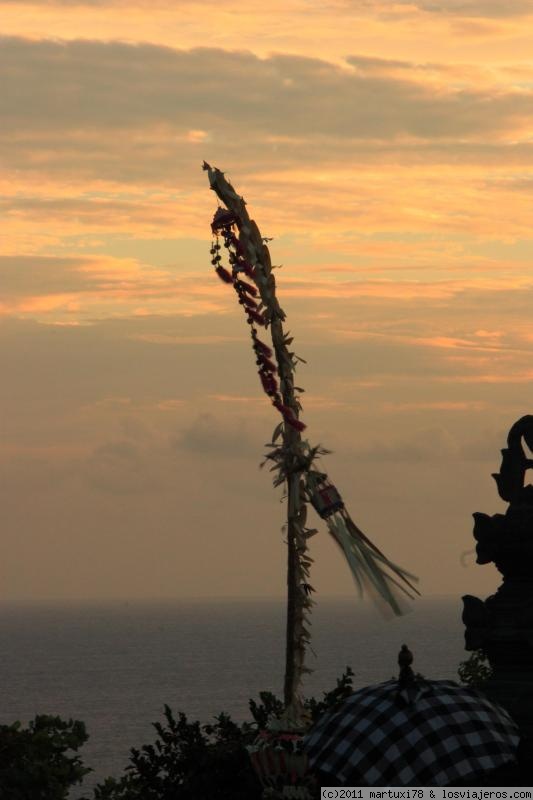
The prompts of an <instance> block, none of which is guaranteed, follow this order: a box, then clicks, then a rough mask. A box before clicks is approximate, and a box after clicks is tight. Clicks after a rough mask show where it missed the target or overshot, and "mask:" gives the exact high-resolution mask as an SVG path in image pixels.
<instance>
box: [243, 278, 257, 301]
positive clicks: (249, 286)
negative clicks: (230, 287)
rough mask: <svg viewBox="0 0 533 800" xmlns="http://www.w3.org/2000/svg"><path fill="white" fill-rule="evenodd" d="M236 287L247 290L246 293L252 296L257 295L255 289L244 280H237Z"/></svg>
mask: <svg viewBox="0 0 533 800" xmlns="http://www.w3.org/2000/svg"><path fill="white" fill-rule="evenodd" d="M238 288H239V289H242V290H243V291H245V292H248V294H251V295H252V297H257V289H256V288H255V286H252V285H251V284H250V283H246V282H245V281H239V286H238Z"/></svg>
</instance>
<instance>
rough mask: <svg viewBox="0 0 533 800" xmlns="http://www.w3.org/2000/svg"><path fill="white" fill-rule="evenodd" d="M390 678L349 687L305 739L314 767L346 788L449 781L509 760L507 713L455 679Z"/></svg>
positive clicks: (512, 744) (511, 744)
mask: <svg viewBox="0 0 533 800" xmlns="http://www.w3.org/2000/svg"><path fill="white" fill-rule="evenodd" d="M409 693H410V697H408V696H407V690H403V691H402V692H401V693H399V687H398V682H397V681H396V680H391V681H386V682H385V683H380V684H375V685H374V686H368V687H366V688H365V689H360V690H359V691H356V692H354V694H353V695H351V697H350V698H349V699H348V700H346V701H345V702H344V703H343V705H342V706H341V708H340V709H339V710H337V711H333V712H327V713H326V714H325V715H324V716H323V717H321V719H319V721H318V722H317V723H316V724H315V725H314V726H313V728H312V729H311V731H310V732H309V733H308V734H307V736H306V737H305V739H304V749H305V750H306V751H307V753H308V755H309V761H310V763H311V766H312V768H313V769H316V770H321V771H322V772H324V773H327V774H329V775H332V776H334V777H335V779H336V780H337V781H339V782H340V783H341V784H344V785H345V786H350V785H353V784H355V783H359V784H361V783H362V784H366V785H368V786H447V785H449V784H450V783H452V782H455V783H457V781H459V780H464V779H466V778H467V777H469V776H473V775H475V774H476V773H483V772H489V771H490V770H492V769H495V768H496V767H499V766H501V765H503V764H505V763H507V762H509V761H513V760H514V759H515V754H516V749H517V747H518V741H519V733H518V728H517V726H516V724H515V723H514V722H513V720H512V719H511V718H510V717H509V715H508V714H507V712H506V711H505V710H504V709H503V708H501V707H500V706H498V705H496V704H495V703H492V702H491V701H489V700H488V699H487V698H486V697H485V696H484V695H483V694H482V693H480V692H477V691H475V690H474V689H470V688H467V687H464V686H459V685H458V684H456V683H454V682H453V681H426V680H423V681H419V682H418V683H417V685H416V687H415V688H411V689H409Z"/></svg>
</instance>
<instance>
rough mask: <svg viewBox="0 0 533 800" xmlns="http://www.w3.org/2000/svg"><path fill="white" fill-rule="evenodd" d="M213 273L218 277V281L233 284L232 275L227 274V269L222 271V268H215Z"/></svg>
mask: <svg viewBox="0 0 533 800" xmlns="http://www.w3.org/2000/svg"><path fill="white" fill-rule="evenodd" d="M215 272H216V274H217V275H218V277H219V278H220V280H221V281H224V283H233V276H232V274H231V273H230V272H228V270H227V269H224V267H217V268H216V270H215Z"/></svg>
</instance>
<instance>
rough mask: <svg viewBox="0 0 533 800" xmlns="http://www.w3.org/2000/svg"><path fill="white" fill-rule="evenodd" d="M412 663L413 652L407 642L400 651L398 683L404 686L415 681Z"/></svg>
mask: <svg viewBox="0 0 533 800" xmlns="http://www.w3.org/2000/svg"><path fill="white" fill-rule="evenodd" d="M412 663H413V654H412V653H411V651H410V650H409V648H408V647H407V645H406V644H402V648H401V650H400V652H399V653H398V665H399V667H400V676H399V678H398V683H399V684H400V686H402V687H404V686H408V685H409V684H412V683H414V680H415V675H414V672H413V670H412V669H411V664H412Z"/></svg>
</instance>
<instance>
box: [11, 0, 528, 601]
mask: <svg viewBox="0 0 533 800" xmlns="http://www.w3.org/2000/svg"><path fill="white" fill-rule="evenodd" d="M0 18H1V20H2V29H1V30H2V37H3V38H2V41H1V43H0V65H1V66H0V74H1V76H2V79H1V86H2V88H1V90H0V91H1V98H2V99H1V104H0V114H1V125H0V142H1V145H0V152H1V162H0V163H1V168H0V169H1V171H0V183H1V194H0V203H1V206H2V236H1V240H0V248H1V251H0V314H1V316H0V359H1V364H2V375H3V380H2V389H1V392H0V405H1V410H0V414H1V419H2V444H1V448H0V464H1V470H2V479H1V484H0V493H1V495H2V497H1V506H2V511H1V518H2V543H3V544H2V559H1V561H0V586H1V587H2V596H3V598H4V599H8V600H31V599H39V600H47V599H50V600H51V599H69V598H73V599H79V598H100V599H108V598H172V597H181V596H191V595H194V596H220V595H230V596H234V595H240V596H249V595H259V596H261V595H278V596H280V597H281V596H283V593H284V586H285V551H284V543H283V534H282V531H281V525H282V523H283V514H284V506H283V504H282V503H280V500H281V496H282V493H281V491H280V490H274V489H273V488H272V486H271V476H270V474H269V473H268V471H267V470H263V471H260V470H259V469H258V465H259V463H260V461H261V460H262V456H263V453H264V452H266V450H265V447H264V444H265V443H266V442H268V441H269V440H270V435H271V432H272V429H273V427H274V426H275V425H276V424H277V422H278V418H277V416H276V415H275V414H273V412H272V409H271V407H270V405H269V403H268V401H267V399H266V398H265V397H264V395H263V393H262V391H261V389H260V385H259V380H258V377H257V374H256V372H255V369H256V368H255V363H254V358H253V354H252V350H251V347H250V341H249V337H248V329H247V326H246V325H245V324H244V319H243V315H242V313H240V309H239V306H238V305H237V303H236V300H235V295H234V293H233V292H232V291H231V288H228V287H227V286H225V285H223V284H222V283H221V282H220V281H219V280H218V278H217V277H216V276H215V275H214V273H213V270H212V267H211V265H210V263H209V260H210V256H209V247H210V228H209V224H210V221H211V217H212V215H213V212H214V210H215V208H216V198H215V196H214V194H213V192H210V191H209V188H208V182H207V177H206V173H205V172H203V171H202V169H201V165H202V161H203V160H204V159H206V160H207V161H208V162H210V163H211V164H213V165H215V166H217V167H219V168H220V169H222V170H224V171H225V173H226V175H227V176H228V177H229V179H230V180H231V181H232V182H233V183H234V185H235V187H236V188H237V190H238V191H239V193H241V194H242V195H244V197H245V198H246V200H247V203H248V210H249V213H250V215H251V216H252V217H253V218H255V219H256V221H257V222H258V224H259V226H260V228H261V231H262V233H263V235H264V236H268V237H273V241H272V242H270V245H269V246H270V252H271V255H272V261H273V263H275V264H280V265H283V266H282V268H281V269H279V270H277V272H276V278H277V285H278V297H279V300H280V304H281V306H282V308H283V309H284V310H285V312H286V314H287V318H288V325H287V327H288V329H289V330H290V331H291V332H292V333H293V334H294V337H295V340H294V347H295V350H296V353H297V354H298V355H299V356H301V357H302V358H304V359H306V361H307V364H301V365H300V367H299V370H298V376H297V377H298V381H297V382H298V383H299V384H300V385H301V386H303V387H304V388H305V390H306V394H305V395H304V398H303V408H304V411H303V414H302V419H303V420H304V421H305V422H306V423H307V425H308V429H307V431H306V435H307V434H308V438H309V440H310V442H311V443H312V444H315V443H318V442H320V443H322V444H323V445H324V446H326V447H328V448H330V449H332V450H333V451H334V452H333V454H332V455H330V456H328V457H327V459H324V461H323V464H322V466H323V468H324V469H325V471H327V472H328V473H329V475H330V478H331V479H332V481H334V482H335V484H336V485H337V486H338V489H339V491H340V492H341V494H342V495H343V497H344V499H345V501H346V503H347V505H348V507H349V510H350V513H351V515H352V517H353V519H354V520H355V521H356V522H357V524H358V525H359V526H360V527H361V528H362V529H363V530H364V531H365V532H366V534H367V535H368V536H369V537H370V538H372V539H373V540H374V541H375V542H376V544H377V545H378V546H379V547H380V548H382V549H383V550H384V551H385V552H386V553H387V554H388V555H389V557H390V558H392V559H393V560H395V561H396V562H398V563H400V564H401V565H402V566H404V567H405V568H407V569H408V570H410V571H412V572H414V573H416V574H417V575H419V576H420V589H421V591H422V592H423V593H424V594H455V595H457V596H458V597H459V595H461V594H463V593H473V594H476V593H478V594H480V595H482V596H484V595H486V594H488V593H490V592H492V591H494V590H495V588H496V587H497V586H498V584H499V579H498V575H497V573H496V570H495V569H493V568H492V567H491V566H484V567H481V566H477V565H476V564H475V556H474V555H473V553H472V552H467V551H472V550H473V547H474V541H473V538H472V533H471V531H472V517H471V514H472V513H473V512H474V511H485V512H487V513H495V512H497V511H502V510H503V509H504V508H505V506H504V504H503V503H502V502H501V501H500V500H499V498H498V496H497V493H496V488H495V484H494V481H493V479H492V478H491V473H492V472H495V471H497V470H498V468H499V464H500V453H499V450H500V448H501V447H504V446H505V437H506V434H507V430H508V429H509V427H510V426H511V424H512V423H513V422H514V421H515V420H516V419H517V418H518V417H520V416H522V415H523V414H526V413H533V407H532V395H531V389H532V383H533V361H532V350H533V326H532V322H531V309H532V307H533V305H532V289H533V270H532V266H531V259H532V255H533V228H532V217H533V204H532V197H531V196H532V191H533V59H532V57H531V52H532V36H533V2H530V0H512V2H510V0H442V2H439V0H413V1H412V2H402V0H397V2H386V1H385V0H383V2H381V1H380V0H331V2H328V0H271V2H269V3H264V2H263V0H261V2H259V0H250V2H247V3H237V2H234V0H218V1H217V2H211V1H210V0H205V1H204V0H194V2H179V1H178V2H170V0H169V1H168V2H164V1H163V0H145V2H143V0H128V2H127V3H126V2H121V0H116V2H112V0H87V1H86V2H85V3H83V2H80V3H79V4H78V3H75V2H71V1H70V0H64V2H61V0H55V1H54V0H49V2H46V1H45V0H42V2H39V3H34V4H32V3H27V2H19V0H11V2H0ZM310 516H311V515H310ZM313 519H314V512H313ZM311 544H312V551H311V552H312V555H313V556H314V558H315V559H316V564H315V567H314V572H313V579H312V582H313V584H314V586H315V587H316V589H317V590H318V597H320V595H321V594H322V595H331V594H350V593H352V594H353V596H354V603H355V602H356V591H355V588H354V587H353V585H352V582H351V578H350V575H349V571H348V568H347V567H346V565H345V564H344V563H343V562H342V559H341V557H340V555H339V553H338V552H337V550H336V548H335V546H334V543H333V542H332V541H331V540H330V539H329V534H327V532H326V529H325V526H324V525H321V531H320V534H319V535H317V536H316V537H315V538H313V539H312V541H311Z"/></svg>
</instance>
